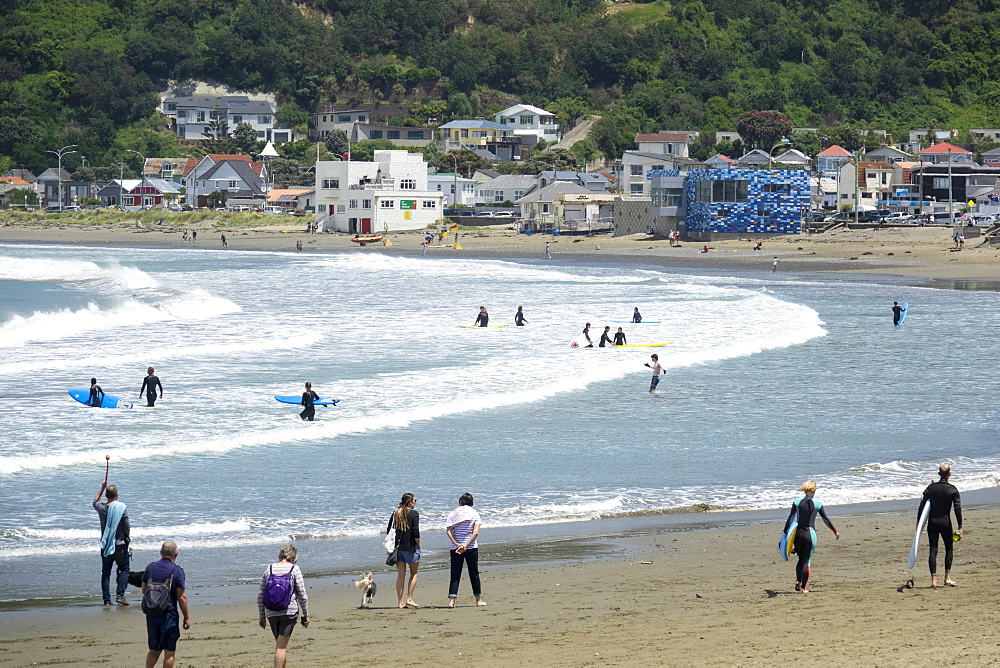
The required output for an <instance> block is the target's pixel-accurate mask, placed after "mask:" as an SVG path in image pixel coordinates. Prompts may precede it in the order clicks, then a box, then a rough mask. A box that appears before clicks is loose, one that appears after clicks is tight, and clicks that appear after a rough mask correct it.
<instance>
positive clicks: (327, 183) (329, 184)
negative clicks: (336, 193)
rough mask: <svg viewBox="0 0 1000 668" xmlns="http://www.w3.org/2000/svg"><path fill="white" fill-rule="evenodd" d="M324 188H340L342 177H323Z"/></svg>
mask: <svg viewBox="0 0 1000 668" xmlns="http://www.w3.org/2000/svg"><path fill="white" fill-rule="evenodd" d="M323 188H325V189H327V190H339V189H340V179H323Z"/></svg>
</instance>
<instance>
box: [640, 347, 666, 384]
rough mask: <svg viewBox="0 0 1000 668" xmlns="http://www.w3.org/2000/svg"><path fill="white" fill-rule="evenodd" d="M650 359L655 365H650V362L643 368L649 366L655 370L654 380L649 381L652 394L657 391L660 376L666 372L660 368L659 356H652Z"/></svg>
mask: <svg viewBox="0 0 1000 668" xmlns="http://www.w3.org/2000/svg"><path fill="white" fill-rule="evenodd" d="M649 357H650V359H651V360H652V361H653V363H652V364H650V363H649V362H646V363H645V364H644V365H643V366H647V367H649V368H650V369H652V370H653V379H652V380H651V381H649V391H650V392H652V391H653V390H655V389H656V386H657V385H659V384H660V374H661V373H666V372H665V371H664V370H663V367H662V366H660V356H659V355H650V356H649Z"/></svg>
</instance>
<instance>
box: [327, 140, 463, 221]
mask: <svg viewBox="0 0 1000 668" xmlns="http://www.w3.org/2000/svg"><path fill="white" fill-rule="evenodd" d="M443 209H444V193H441V192H436V191H432V190H429V189H428V184H427V163H426V162H424V157H423V156H422V155H420V154H419V153H408V152H407V151H375V155H374V160H373V161H372V162H348V161H344V160H338V161H320V162H317V163H316V222H317V223H318V224H319V226H320V229H321V230H324V231H327V232H348V233H351V234H378V233H381V232H388V231H392V230H418V229H421V228H424V227H427V226H428V225H433V224H434V223H436V222H437V221H438V220H440V219H441V218H442V216H443V214H444V211H443Z"/></svg>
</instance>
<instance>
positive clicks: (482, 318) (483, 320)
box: [473, 306, 490, 327]
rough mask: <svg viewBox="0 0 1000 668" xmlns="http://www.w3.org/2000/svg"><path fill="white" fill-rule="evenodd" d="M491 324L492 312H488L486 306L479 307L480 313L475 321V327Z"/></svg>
mask: <svg viewBox="0 0 1000 668" xmlns="http://www.w3.org/2000/svg"><path fill="white" fill-rule="evenodd" d="M489 324H490V314H489V313H487V312H486V307H485V306H480V307H479V315H477V316H476V322H475V323H473V327H486V326H487V325H489Z"/></svg>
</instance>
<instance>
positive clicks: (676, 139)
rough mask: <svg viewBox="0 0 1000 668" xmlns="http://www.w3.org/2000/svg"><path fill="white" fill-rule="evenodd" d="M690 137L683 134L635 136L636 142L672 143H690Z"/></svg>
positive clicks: (666, 133)
mask: <svg viewBox="0 0 1000 668" xmlns="http://www.w3.org/2000/svg"><path fill="white" fill-rule="evenodd" d="M689 138H690V136H689V135H687V134H685V133H683V132H657V133H656V134H649V135H644V134H637V135H636V136H635V142H636V143H637V144H638V143H643V142H672V143H681V144H686V143H688V139H689Z"/></svg>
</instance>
